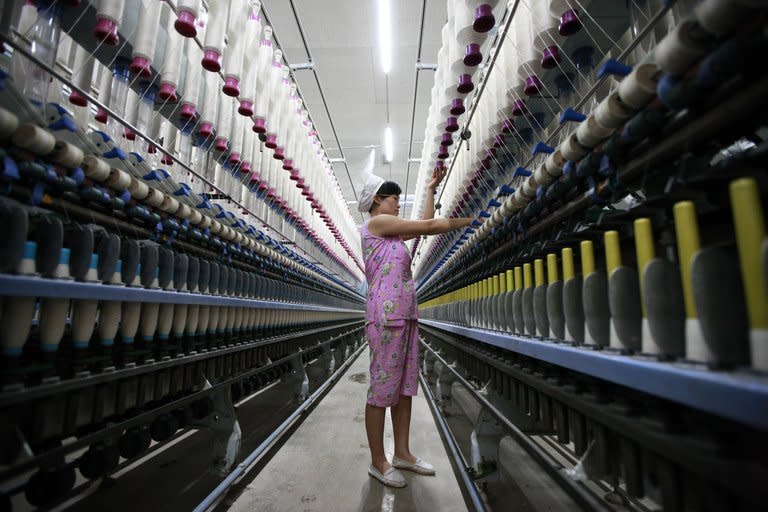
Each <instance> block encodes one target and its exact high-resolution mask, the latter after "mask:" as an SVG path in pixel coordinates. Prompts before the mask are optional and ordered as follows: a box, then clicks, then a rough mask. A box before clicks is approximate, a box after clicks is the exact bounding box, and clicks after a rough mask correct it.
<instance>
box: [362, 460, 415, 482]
mask: <svg viewBox="0 0 768 512" xmlns="http://www.w3.org/2000/svg"><path fill="white" fill-rule="evenodd" d="M368 474H369V475H371V476H372V477H373V478H375V479H376V480H378V481H379V482H381V483H383V484H384V485H388V486H389V487H405V486H406V485H408V482H406V481H405V477H404V476H403V474H402V473H401V472H399V471H398V470H396V469H395V468H394V467H390V468H389V469H388V470H387V471H386V472H385V473H384V474H382V473H381V471H379V470H378V469H376V466H374V465H373V464H371V467H369V468H368Z"/></svg>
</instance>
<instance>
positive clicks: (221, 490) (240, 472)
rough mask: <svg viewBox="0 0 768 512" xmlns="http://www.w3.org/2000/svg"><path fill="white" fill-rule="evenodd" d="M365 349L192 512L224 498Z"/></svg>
mask: <svg viewBox="0 0 768 512" xmlns="http://www.w3.org/2000/svg"><path fill="white" fill-rule="evenodd" d="M365 348H366V344H365V343H361V344H360V347H358V349H357V350H356V351H355V352H354V353H353V354H352V355H351V356H350V357H349V358H348V359H347V361H346V362H345V363H344V364H343V365H342V366H340V367H339V368H338V369H337V370H336V371H335V372H334V373H333V375H332V376H331V377H329V378H328V379H327V380H326V381H325V382H324V383H323V384H322V386H320V387H319V388H317V390H315V392H314V393H312V394H311V395H310V396H309V397H308V398H307V399H306V400H305V401H304V402H303V403H302V404H301V405H300V406H299V407H298V408H297V409H296V410H295V411H293V413H292V414H291V415H290V416H288V418H286V420H285V421H284V422H283V423H281V424H280V426H279V427H277V429H276V430H275V431H274V432H272V433H271V434H270V435H269V437H267V438H266V439H265V440H264V441H262V443H261V444H260V445H259V446H258V447H257V448H256V449H255V450H253V451H252V452H251V453H250V454H249V455H248V456H247V457H246V458H245V459H244V460H243V461H242V462H241V463H240V464H238V465H237V467H236V468H235V469H233V470H232V472H231V473H230V474H229V475H227V477H226V478H225V479H224V480H223V481H222V482H221V483H220V484H219V485H218V486H216V488H215V489H214V490H213V491H212V492H211V493H210V494H209V495H208V496H206V497H205V498H204V499H203V501H201V502H200V503H199V504H198V505H197V506H196V507H195V508H194V512H205V511H207V510H211V509H212V508H213V507H214V506H216V504H217V503H218V502H219V501H220V499H222V498H223V497H224V495H225V494H226V492H227V491H228V490H229V489H230V488H231V487H232V486H233V485H234V484H235V483H236V482H237V481H238V480H239V479H240V478H241V477H242V476H244V474H245V473H247V471H248V469H249V468H250V466H252V465H253V464H254V463H256V462H257V461H258V460H259V459H260V458H261V457H262V456H263V455H264V454H265V453H266V452H267V451H268V450H269V449H270V448H271V447H272V446H273V445H275V444H276V443H278V442H279V441H280V440H281V439H282V438H283V437H284V436H285V434H286V433H287V432H288V431H289V430H290V429H291V427H292V426H293V424H294V423H295V422H296V421H297V420H299V419H300V416H301V415H303V414H305V413H307V412H309V411H310V410H311V409H312V408H314V406H315V405H316V404H317V403H318V401H319V400H320V399H321V398H322V397H323V396H324V395H325V394H326V393H327V392H328V390H329V389H330V387H331V386H332V385H334V384H336V382H338V380H339V378H340V377H341V376H342V375H343V374H344V372H346V371H347V369H348V368H349V367H350V366H351V365H352V363H353V362H355V361H356V360H357V358H358V356H360V354H361V353H362V352H363V350H364V349H365Z"/></svg>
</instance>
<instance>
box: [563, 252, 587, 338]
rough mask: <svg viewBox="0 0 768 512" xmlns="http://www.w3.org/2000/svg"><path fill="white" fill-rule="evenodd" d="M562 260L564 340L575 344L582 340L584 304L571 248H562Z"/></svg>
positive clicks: (579, 278) (579, 277)
mask: <svg viewBox="0 0 768 512" xmlns="http://www.w3.org/2000/svg"><path fill="white" fill-rule="evenodd" d="M561 257H562V260H563V305H562V310H563V314H564V317H565V331H564V332H565V334H564V338H565V340H566V341H571V342H573V343H576V344H581V343H583V342H584V325H585V324H584V306H583V300H582V286H581V276H577V275H576V272H575V266H574V263H573V249H571V248H570V247H566V248H564V249H563V250H562V253H561Z"/></svg>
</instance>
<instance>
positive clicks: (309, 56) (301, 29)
mask: <svg viewBox="0 0 768 512" xmlns="http://www.w3.org/2000/svg"><path fill="white" fill-rule="evenodd" d="M288 3H289V4H290V6H291V11H292V12H293V18H294V19H295V20H296V28H298V29H299V36H301V42H302V44H303V45H304V51H305V52H306V53H307V60H308V61H309V62H310V63H312V64H314V62H315V60H314V59H313V58H312V52H311V50H310V49H309V44H308V43H307V38H306V37H305V35H304V26H303V25H302V23H301V18H299V13H298V11H297V10H296V5H295V4H294V3H293V0H289V2H288ZM262 9H263V6H262ZM267 21H269V20H267ZM312 74H313V75H314V76H315V83H317V89H318V91H319V92H320V98H321V99H322V100H323V106H324V107H325V114H326V116H327V117H328V123H329V124H330V125H331V131H332V132H333V138H334V139H335V140H336V145H337V146H338V148H339V153H340V154H341V158H344V162H343V163H344V169H345V170H346V171H347V178H349V184H350V186H351V187H352V194H353V195H354V196H355V201H357V200H358V199H357V191H356V190H355V184H354V182H353V181H352V175H351V174H349V166H348V165H347V161H346V158H345V156H344V149H343V148H342V147H341V141H339V135H338V134H337V133H336V125H334V124H333V118H332V117H331V110H330V109H329V108H328V102H327V101H326V99H325V93H324V92H323V86H322V85H321V84H320V77H319V76H318V74H317V70H316V69H315V68H314V66H313V67H312ZM295 81H296V78H295V77H294V82H295ZM312 124H314V125H315V126H317V124H316V123H315V122H314V121H312ZM358 266H360V265H359V263H358ZM361 270H362V268H361Z"/></svg>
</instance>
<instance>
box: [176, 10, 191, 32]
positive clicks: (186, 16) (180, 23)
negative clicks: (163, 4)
mask: <svg viewBox="0 0 768 512" xmlns="http://www.w3.org/2000/svg"><path fill="white" fill-rule="evenodd" d="M173 28H175V29H176V32H178V33H179V34H181V35H182V36H184V37H195V36H196V35H197V29H196V28H195V15H194V14H192V13H191V12H189V11H181V10H180V11H179V15H178V17H177V18H176V21H175V22H173Z"/></svg>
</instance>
